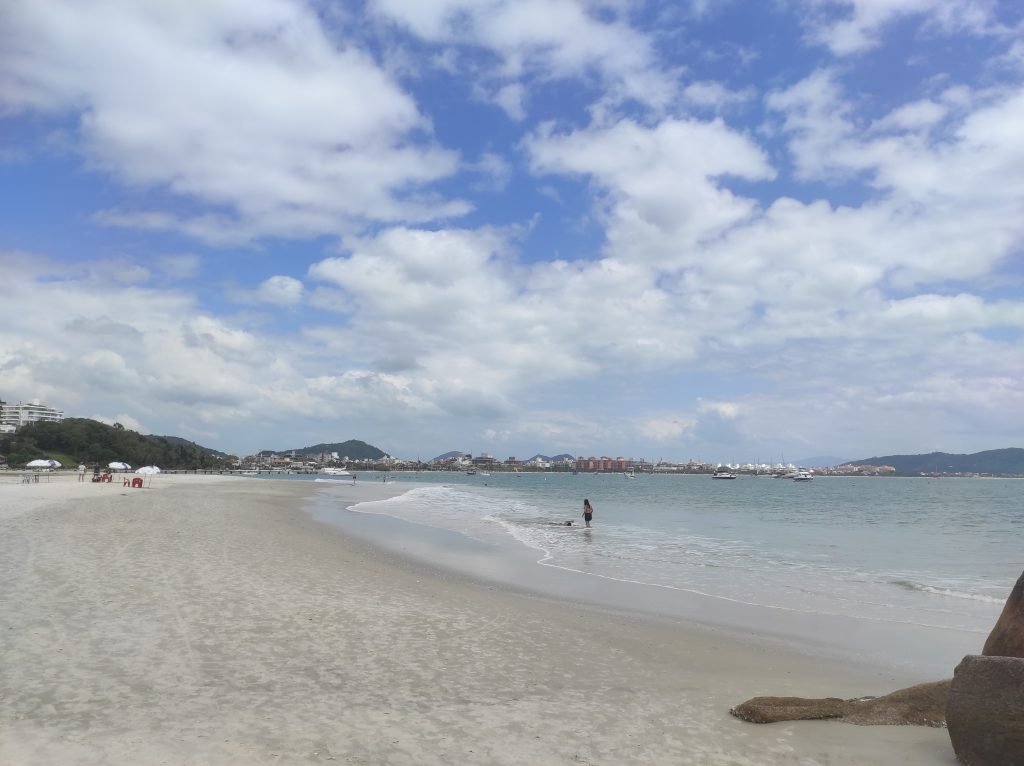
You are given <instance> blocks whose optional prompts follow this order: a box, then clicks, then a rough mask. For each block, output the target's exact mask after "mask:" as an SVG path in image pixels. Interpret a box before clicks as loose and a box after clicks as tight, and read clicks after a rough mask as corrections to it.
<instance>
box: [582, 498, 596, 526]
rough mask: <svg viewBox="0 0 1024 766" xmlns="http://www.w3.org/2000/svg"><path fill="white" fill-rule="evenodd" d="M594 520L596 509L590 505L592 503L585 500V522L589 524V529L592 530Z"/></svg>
mask: <svg viewBox="0 0 1024 766" xmlns="http://www.w3.org/2000/svg"><path fill="white" fill-rule="evenodd" d="M592 518H594V507H593V506H592V505H591V504H590V501H589V500H587V499H586V498H583V521H585V522H586V524H587V529H590V520H591V519H592Z"/></svg>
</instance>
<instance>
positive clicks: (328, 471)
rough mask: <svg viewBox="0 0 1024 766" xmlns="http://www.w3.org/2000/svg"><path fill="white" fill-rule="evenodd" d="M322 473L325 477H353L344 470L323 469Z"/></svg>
mask: <svg viewBox="0 0 1024 766" xmlns="http://www.w3.org/2000/svg"><path fill="white" fill-rule="evenodd" d="M320 473H322V474H323V475H324V476H351V475H352V474H350V473H349V472H348V471H346V470H345V469H344V468H321V469H320Z"/></svg>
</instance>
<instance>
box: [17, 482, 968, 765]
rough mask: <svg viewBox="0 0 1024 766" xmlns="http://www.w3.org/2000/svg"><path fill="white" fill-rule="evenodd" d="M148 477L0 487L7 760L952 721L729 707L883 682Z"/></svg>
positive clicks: (830, 745) (848, 744)
mask: <svg viewBox="0 0 1024 766" xmlns="http://www.w3.org/2000/svg"><path fill="white" fill-rule="evenodd" d="M154 485H155V486H154V488H153V490H151V491H141V492H140V491H138V490H136V491H135V494H134V495H133V494H131V493H132V490H130V489H125V490H123V491H121V488H120V487H117V488H116V489H117V490H119V491H117V492H113V493H110V492H103V494H99V493H92V494H90V491H89V490H91V489H94V488H91V487H90V488H89V489H88V490H85V491H79V489H80V488H75V487H71V488H69V490H70V491H69V492H66V493H64V494H61V493H60V492H50V493H48V496H47V499H46V502H43V503H36V504H34V505H32V506H31V507H29V506H28V505H27V504H26V503H24V500H25V493H24V492H23V491H22V492H16V493H11V492H10V490H11V489H12V488H9V487H0V529H2V532H3V535H2V537H0V575H2V578H0V582H3V583H6V584H5V585H4V586H2V587H3V590H4V592H3V594H2V597H3V600H4V602H5V606H6V608H5V609H4V611H3V616H2V617H0V630H2V631H3V635H4V636H5V637H9V638H10V640H9V641H7V642H6V644H5V646H4V647H3V648H2V649H0V668H4V670H3V671H2V672H0V727H2V736H0V761H4V762H11V763H18V764H29V765H30V766H31V765H33V764H44V763H54V762H61V763H69V764H74V763H100V762H102V763H110V764H121V763H124V764H128V763H132V764H150V763H153V764H156V763H164V762H167V763H203V764H229V763H230V764H235V763H237V764H243V763H310V762H314V763H315V762H327V761H329V760H334V761H339V762H347V763H364V764H378V763H380V764H384V763H386V764H406V763H408V764H413V763H415V764H435V763H436V764H446V763H480V764H518V763H524V762H531V763H538V764H562V763H564V764H580V763H590V764H593V765H594V766H610V765H611V764H631V763H645V764H646V763H654V764H688V763H689V764H750V765H751V766H753V765H754V764H794V766H795V765H796V764H815V763H821V764H825V763H827V764H830V765H832V766H834V765H835V764H851V765H852V764H890V763H896V762H899V763H906V764H922V765H923V764H935V763H938V764H942V763H948V764H953V763H955V760H954V758H953V754H952V749H951V748H950V746H949V740H948V736H947V734H946V732H945V731H944V730H936V729H922V728H917V727H856V726H850V725H847V724H840V723H834V722H796V723H789V724H775V725H768V726H758V725H753V724H748V723H744V722H741V721H738V720H737V719H734V718H732V717H731V716H729V714H728V708H729V707H730V706H731V705H734V704H737V703H739V702H741V701H743V700H744V699H747V698H749V697H752V696H756V695H759V694H780V695H782V694H799V695H806V696H828V695H839V696H844V697H853V696H860V695H862V694H883V693H886V692H889V691H892V690H893V689H895V688H898V687H897V686H895V685H894V684H895V683H896V681H895V678H894V677H893V676H892V675H891V674H884V673H878V674H865V673H864V672H862V670H861V669H858V668H850V667H849V666H844V665H842V664H838V663H834V662H830V661H828V660H827V659H823V658H815V657H809V656H806V655H800V654H798V653H793V652H788V651H784V650H779V649H778V648H777V647H774V646H770V645H768V644H767V643H765V644H762V645H759V644H758V643H757V641H756V637H755V638H754V640H753V641H752V642H750V643H743V642H738V641H736V640H735V639H734V638H732V637H730V636H728V635H726V634H725V633H724V632H723V631H720V630H714V629H704V628H701V627H699V626H693V625H687V624H685V623H680V624H675V623H673V624H667V623H664V622H659V621H657V620H653V619H651V620H645V619H637V618H636V617H633V616H629V615H623V614H615V613H610V612H606V611H598V610H595V609H593V608H590V607H587V606H582V605H580V604H578V603H572V602H567V601H563V600H554V599H545V598H543V597H537V596H531V595H525V594H522V593H517V592H512V591H510V590H508V589H504V588H501V587H498V586H493V585H486V584H483V583H480V582H478V581H475V580H474V579H472V578H469V577H466V576H463V575H459V574H456V573H453V572H448V571H445V570H441V569H438V568H436V567H433V566H430V565H427V564H423V563H421V562H418V561H416V560H414V559H412V558H409V557H406V556H403V555H402V554H400V553H399V552H393V551H387V550H382V549H380V548H377V547H370V546H368V545H367V543H366V542H365V541H363V540H361V539H359V538H356V537H353V536H350V535H346V534H345V533H344V532H342V531H340V530H337V529H334V528H331V527H329V526H328V525H327V524H325V523H323V522H321V521H318V520H316V519H314V518H312V517H311V516H310V515H309V514H308V513H307V511H306V510H304V509H303V506H304V504H306V503H307V502H308V501H309V500H310V499H311V498H312V497H313V496H314V495H316V494H317V492H316V490H318V489H320V487H318V486H316V485H313V484H312V483H305V482H301V483H300V482H283V481H280V482H272V481H268V480H262V481H244V480H239V479H225V478H221V479H218V478H216V477H211V478H210V479H209V480H199V481H197V480H196V477H191V476H189V477H180V478H175V479H173V480H165V481H161V482H159V483H158V482H154ZM407 488H408V486H407V485H403V484H398V485H395V487H394V494H398V493H399V492H401V491H404V490H405V489H407ZM104 489H107V488H104ZM363 489H364V488H363V487H358V490H360V491H362V490H363ZM391 489H392V488H391V487H390V486H387V487H386V491H391ZM381 490H385V487H382V486H381V487H376V488H375V491H376V492H377V493H378V494H379V493H380V491H381ZM367 491H368V492H369V491H371V490H369V489H368V490H367ZM37 499H38V498H37ZM12 506H14V509H13V510H12ZM18 508H21V509H22V510H20V511H19V510H18ZM25 508H28V510H25Z"/></svg>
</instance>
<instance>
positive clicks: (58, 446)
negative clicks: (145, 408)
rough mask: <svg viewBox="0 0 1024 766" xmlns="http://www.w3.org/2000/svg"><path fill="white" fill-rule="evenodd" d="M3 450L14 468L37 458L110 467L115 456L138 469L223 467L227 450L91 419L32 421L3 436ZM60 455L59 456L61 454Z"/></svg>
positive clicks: (0, 449)
mask: <svg viewBox="0 0 1024 766" xmlns="http://www.w3.org/2000/svg"><path fill="white" fill-rule="evenodd" d="M0 453H3V454H5V455H7V462H8V463H10V464H11V465H12V466H18V465H23V464H25V463H27V462H29V461H30V460H35V459H36V458H52V459H56V460H60V461H61V462H62V463H64V464H65V465H66V466H68V467H70V466H71V464H73V463H78V462H84V463H87V464H89V465H101V466H105V465H106V464H107V463H111V462H113V461H115V460H117V461H124V462H126V463H129V464H130V465H132V466H134V467H136V468H138V467H141V466H144V465H156V466H159V467H160V468H165V469H167V468H219V467H222V466H223V465H224V460H223V459H224V458H225V457H226V455H225V454H224V453H223V452H218V451H217V450H212V449H209V448H208V447H201V446H199V445H198V444H196V443H194V442H190V441H188V440H187V439H182V438H180V437H177V436H143V435H142V434H140V433H138V432H136V431H131V430H129V429H127V428H125V427H124V426H122V425H120V424H117V425H113V426H108V425H107V424H106V423H100V422H99V421H98V420H90V419H89V418H65V419H64V420H63V421H62V422H60V423H30V424H29V425H27V426H24V427H22V428H19V429H18V431H17V433H13V434H9V435H4V436H2V437H0ZM58 455H59V456H60V457H57V456H58Z"/></svg>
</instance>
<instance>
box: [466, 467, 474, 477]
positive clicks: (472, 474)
mask: <svg viewBox="0 0 1024 766" xmlns="http://www.w3.org/2000/svg"><path fill="white" fill-rule="evenodd" d="M466 476H476V469H475V468H470V469H469V470H468V471H466Z"/></svg>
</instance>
